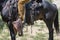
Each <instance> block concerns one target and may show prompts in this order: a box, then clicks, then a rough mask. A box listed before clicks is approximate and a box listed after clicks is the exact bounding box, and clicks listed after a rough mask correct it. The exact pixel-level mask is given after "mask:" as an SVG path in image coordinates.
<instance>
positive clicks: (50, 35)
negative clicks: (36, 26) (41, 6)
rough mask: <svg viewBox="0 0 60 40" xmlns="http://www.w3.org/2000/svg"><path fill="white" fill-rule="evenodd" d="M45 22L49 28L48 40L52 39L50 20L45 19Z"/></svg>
mask: <svg viewBox="0 0 60 40" xmlns="http://www.w3.org/2000/svg"><path fill="white" fill-rule="evenodd" d="M45 23H46V25H47V27H48V30H49V40H53V27H52V22H51V21H48V20H46V21H45Z"/></svg>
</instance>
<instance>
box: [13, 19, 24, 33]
mask: <svg viewBox="0 0 60 40" xmlns="http://www.w3.org/2000/svg"><path fill="white" fill-rule="evenodd" d="M12 24H13V28H14V29H15V30H14V31H15V32H18V33H20V31H21V29H22V28H23V27H22V21H21V19H17V20H16V21H14V22H12Z"/></svg>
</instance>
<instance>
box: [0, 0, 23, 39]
mask: <svg viewBox="0 0 60 40" xmlns="http://www.w3.org/2000/svg"><path fill="white" fill-rule="evenodd" d="M17 3H18V1H17V0H8V1H7V2H6V4H5V6H4V7H3V9H2V12H1V16H2V20H3V21H4V22H6V23H7V25H8V28H9V30H10V35H11V40H16V31H18V32H19V33H18V34H19V35H20V36H22V35H23V26H22V21H21V20H20V19H19V17H18V10H17V6H18V5H17ZM15 26H19V27H18V28H16V29H17V30H16V29H15ZM19 28H20V29H19Z"/></svg>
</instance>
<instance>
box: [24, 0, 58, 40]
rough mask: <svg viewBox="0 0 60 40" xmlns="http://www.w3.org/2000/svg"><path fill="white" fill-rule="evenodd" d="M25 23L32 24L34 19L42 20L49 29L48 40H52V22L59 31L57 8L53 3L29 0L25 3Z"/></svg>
mask: <svg viewBox="0 0 60 40" xmlns="http://www.w3.org/2000/svg"><path fill="white" fill-rule="evenodd" d="M25 9H26V13H25V23H27V24H28V25H33V24H34V21H36V20H43V21H44V22H45V23H46V26H47V28H48V30H49V40H53V31H54V29H53V26H52V25H53V23H54V27H55V30H56V32H57V33H59V21H58V9H57V6H56V5H55V4H51V3H49V2H47V1H45V0H44V1H43V0H31V1H30V2H28V3H26V4H25Z"/></svg>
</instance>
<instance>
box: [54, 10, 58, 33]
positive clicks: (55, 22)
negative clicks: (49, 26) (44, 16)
mask: <svg viewBox="0 0 60 40" xmlns="http://www.w3.org/2000/svg"><path fill="white" fill-rule="evenodd" d="M54 27H55V30H56V33H59V20H58V10H57V14H56V17H55V20H54Z"/></svg>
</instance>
